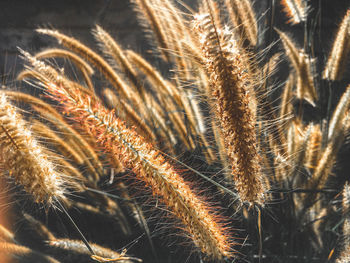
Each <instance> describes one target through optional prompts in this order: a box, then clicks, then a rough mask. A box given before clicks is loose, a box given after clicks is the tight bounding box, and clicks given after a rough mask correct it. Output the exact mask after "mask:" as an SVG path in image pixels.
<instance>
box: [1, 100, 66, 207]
mask: <svg viewBox="0 0 350 263" xmlns="http://www.w3.org/2000/svg"><path fill="white" fill-rule="evenodd" d="M0 154H1V160H2V162H3V163H2V165H3V167H4V168H5V170H7V171H8V172H9V175H10V176H12V177H14V178H15V181H16V183H17V184H20V185H22V186H23V187H24V189H25V191H26V192H27V193H29V194H31V195H32V197H33V199H34V201H35V202H37V203H46V204H48V205H50V204H53V203H54V200H55V199H58V200H63V199H65V197H64V194H65V189H64V180H63V178H64V176H63V174H61V173H58V172H56V171H55V166H54V164H53V163H51V162H50V161H49V160H48V156H47V155H46V154H45V153H44V148H42V146H40V145H39V144H38V142H37V141H36V139H35V138H34V136H33V135H32V134H31V132H30V130H29V129H28V128H27V125H26V123H25V121H24V120H23V118H22V116H20V114H18V113H17V110H16V108H15V107H14V106H12V105H11V104H10V103H9V102H8V100H7V98H6V96H5V95H4V94H2V93H1V94H0Z"/></svg>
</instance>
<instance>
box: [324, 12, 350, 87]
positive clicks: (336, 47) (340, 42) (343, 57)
mask: <svg viewBox="0 0 350 263" xmlns="http://www.w3.org/2000/svg"><path fill="white" fill-rule="evenodd" d="M349 26H350V10H348V11H347V13H346V15H345V16H344V18H343V20H342V22H341V24H340V27H339V29H338V33H337V35H336V37H335V40H334V42H333V43H334V44H333V47H332V51H331V52H330V55H329V58H328V61H327V64H326V66H325V68H324V71H323V78H324V79H329V80H341V79H342V77H343V73H344V69H345V66H346V63H347V61H348V59H347V58H348V55H349V51H350V29H349Z"/></svg>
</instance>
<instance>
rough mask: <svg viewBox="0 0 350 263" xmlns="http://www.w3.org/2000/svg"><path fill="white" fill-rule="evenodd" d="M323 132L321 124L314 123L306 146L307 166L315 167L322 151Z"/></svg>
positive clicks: (309, 167) (312, 168)
mask: <svg viewBox="0 0 350 263" xmlns="http://www.w3.org/2000/svg"><path fill="white" fill-rule="evenodd" d="M321 146H322V132H321V128H320V125H319V124H316V125H313V126H312V129H311V134H310V139H309V140H308V142H307V146H306V156H305V167H307V168H308V169H311V170H312V171H313V170H314V169H315V167H316V164H317V161H318V159H319V156H320V153H321Z"/></svg>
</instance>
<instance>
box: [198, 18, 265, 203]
mask: <svg viewBox="0 0 350 263" xmlns="http://www.w3.org/2000/svg"><path fill="white" fill-rule="evenodd" d="M196 21H197V28H198V31H199V38H200V41H201V45H202V49H203V55H204V56H205V58H206V60H207V65H206V70H207V72H208V75H209V76H210V86H211V90H212V97H213V98H214V99H215V102H213V104H214V105H215V106H214V107H215V113H216V116H217V118H218V121H219V123H220V130H221V134H222V136H223V138H224V143H225V147H226V153H227V155H228V157H229V159H230V162H231V168H232V174H233V176H234V182H235V186H236V189H237V191H238V193H239V196H240V198H241V200H242V201H243V202H247V203H249V205H253V204H258V205H263V204H264V192H265V191H266V189H265V186H264V184H263V179H262V177H263V175H262V170H261V166H260V157H259V153H258V146H257V138H256V133H255V125H256V119H255V118H254V117H255V116H254V114H253V112H252V110H251V108H250V107H249V102H250V94H249V90H250V89H251V88H252V85H254V83H252V82H251V78H250V76H249V73H247V66H245V65H244V63H243V62H246V61H247V60H245V59H242V57H241V53H240V50H239V47H238V46H237V43H236V41H235V40H234V39H232V37H231V35H229V31H227V32H220V31H218V30H217V28H216V27H215V25H214V24H213V21H212V19H211V17H210V15H198V16H197V17H196Z"/></svg>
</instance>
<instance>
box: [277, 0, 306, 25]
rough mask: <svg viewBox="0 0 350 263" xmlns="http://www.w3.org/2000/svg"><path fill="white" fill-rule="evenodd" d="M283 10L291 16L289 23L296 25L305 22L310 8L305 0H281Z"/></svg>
mask: <svg viewBox="0 0 350 263" xmlns="http://www.w3.org/2000/svg"><path fill="white" fill-rule="evenodd" d="M281 4H282V6H283V11H284V12H285V13H286V14H287V16H288V17H289V21H288V22H289V23H291V24H293V25H295V24H299V23H301V22H305V21H306V18H307V14H308V11H309V8H308V6H307V1H305V0H281Z"/></svg>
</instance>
